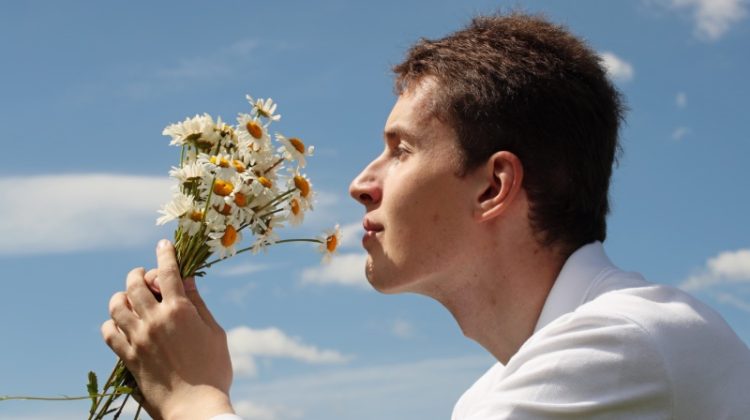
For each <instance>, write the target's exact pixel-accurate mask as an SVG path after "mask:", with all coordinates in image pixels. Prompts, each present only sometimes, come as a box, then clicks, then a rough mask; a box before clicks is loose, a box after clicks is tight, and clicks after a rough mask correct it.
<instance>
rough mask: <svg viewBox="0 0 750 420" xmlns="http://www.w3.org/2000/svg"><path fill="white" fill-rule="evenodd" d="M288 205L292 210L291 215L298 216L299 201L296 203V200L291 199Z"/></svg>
mask: <svg viewBox="0 0 750 420" xmlns="http://www.w3.org/2000/svg"><path fill="white" fill-rule="evenodd" d="M289 205H290V206H291V208H292V214H293V215H295V216H296V215H298V214H299V211H300V208H299V201H297V199H296V198H292V201H290V202H289Z"/></svg>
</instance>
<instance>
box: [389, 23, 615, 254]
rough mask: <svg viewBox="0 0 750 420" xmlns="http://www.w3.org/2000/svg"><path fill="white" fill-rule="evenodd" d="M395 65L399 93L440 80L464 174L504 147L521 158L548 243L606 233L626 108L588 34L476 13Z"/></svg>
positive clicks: (442, 114) (569, 245)
mask: <svg viewBox="0 0 750 420" xmlns="http://www.w3.org/2000/svg"><path fill="white" fill-rule="evenodd" d="M393 71H394V72H395V74H396V91H397V93H398V94H401V93H403V92H404V91H405V90H408V89H409V88H410V87H412V86H414V85H415V84H416V83H419V82H420V81H421V80H422V79H423V78H424V77H425V76H431V77H434V78H435V79H436V81H437V84H436V87H435V88H434V91H433V94H434V95H435V97H434V104H433V107H434V109H433V110H432V111H433V112H434V113H435V116H436V117H437V118H439V119H441V120H442V121H444V122H446V123H448V124H449V125H451V126H452V127H453V128H454V129H455V133H456V136H457V138H458V142H459V145H460V148H461V149H462V152H463V153H462V154H463V155H462V156H461V160H462V165H461V167H462V170H461V173H460V174H459V175H460V176H464V175H465V174H466V173H468V172H469V171H471V170H473V169H476V168H477V167H478V166H479V165H481V164H482V163H484V162H486V160H487V159H488V158H489V157H490V156H491V155H492V154H493V153H495V152H497V151H500V150H507V151H510V152H512V153H514V154H515V155H516V156H518V157H519V159H520V160H521V163H522V165H523V168H524V179H523V187H524V189H525V191H526V193H527V195H528V197H529V202H530V210H529V219H530V223H531V226H532V228H533V230H534V232H535V234H536V235H537V237H538V240H539V241H540V242H541V243H542V244H544V245H548V246H549V245H563V249H564V252H572V251H573V250H574V249H576V248H577V247H579V246H581V245H583V244H586V243H588V242H592V241H595V240H598V241H604V239H605V238H606V234H607V224H606V216H607V214H608V213H609V199H608V190H609V181H610V177H611V174H612V166H613V164H614V163H615V161H616V154H617V153H618V151H619V149H620V148H619V144H618V131H619V125H620V122H621V121H622V120H623V118H624V112H625V106H624V104H623V100H622V98H621V95H620V93H619V92H618V91H617V89H616V88H615V87H614V86H613V85H612V83H611V82H610V81H609V79H608V78H607V75H606V71H605V69H604V67H603V66H602V61H601V59H600V58H599V56H598V54H596V52H594V51H593V50H592V49H591V48H589V47H588V46H587V45H586V44H585V43H584V42H583V41H582V40H580V39H578V38H576V37H575V36H573V35H571V34H570V33H569V32H568V31H567V30H566V29H565V28H564V27H562V26H559V25H555V24H552V23H550V22H549V21H547V20H545V19H544V18H543V17H540V16H530V15H525V14H521V13H512V14H508V15H494V16H484V17H476V18H474V19H473V20H472V21H471V23H470V24H469V25H468V26H467V27H466V28H464V29H462V30H460V31H458V32H455V33H453V34H451V35H449V36H446V37H444V38H442V39H437V40H430V39H424V38H423V39H421V40H419V41H418V42H417V43H416V44H415V45H414V46H412V47H411V49H409V51H408V52H407V56H406V59H405V60H404V61H403V62H402V63H401V64H398V65H396V66H395V67H394V68H393Z"/></svg>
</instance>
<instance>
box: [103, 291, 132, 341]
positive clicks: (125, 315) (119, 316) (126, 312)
mask: <svg viewBox="0 0 750 420" xmlns="http://www.w3.org/2000/svg"><path fill="white" fill-rule="evenodd" d="M109 315H110V316H111V317H112V320H113V321H114V322H115V324H116V325H117V326H118V327H119V328H120V330H122V332H123V333H124V334H125V335H126V336H127V335H128V332H129V331H133V330H134V329H135V328H136V325H137V324H138V317H137V316H135V314H134V313H133V310H132V309H131V308H130V302H129V301H128V297H127V295H126V294H125V292H117V293H115V294H114V295H112V298H111V299H110V300H109Z"/></svg>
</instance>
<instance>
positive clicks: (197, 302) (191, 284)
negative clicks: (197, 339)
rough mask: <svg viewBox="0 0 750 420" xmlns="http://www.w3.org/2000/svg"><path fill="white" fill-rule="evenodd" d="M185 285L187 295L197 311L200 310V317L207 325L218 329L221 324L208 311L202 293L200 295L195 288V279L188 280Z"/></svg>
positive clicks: (189, 278)
mask: <svg viewBox="0 0 750 420" xmlns="http://www.w3.org/2000/svg"><path fill="white" fill-rule="evenodd" d="M183 284H184V285H185V295H187V297H188V299H190V301H191V302H193V305H194V306H195V309H197V310H198V315H200V317H201V318H203V321H205V322H206V324H208V325H211V326H215V327H218V326H219V324H218V323H217V322H216V320H215V319H214V316H213V315H212V314H211V311H209V310H208V306H206V302H204V301H203V298H202V297H201V295H200V293H198V288H197V287H196V286H195V277H188V278H186V279H185V282H184V283H183Z"/></svg>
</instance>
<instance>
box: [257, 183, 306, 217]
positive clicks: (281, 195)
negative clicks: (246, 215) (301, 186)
mask: <svg viewBox="0 0 750 420" xmlns="http://www.w3.org/2000/svg"><path fill="white" fill-rule="evenodd" d="M296 189H297V188H296V187H295V188H291V189H289V190H287V191H286V192H285V193H283V194H279V195H278V196H276V198H274V199H273V200H271V201H269V202H268V203H266V204H264V205H263V206H261V207H260V208H258V209H255V213H258V212H259V211H261V210H263V209H265V208H266V207H268V206H271V205H274V204H276V203H278V202H279V201H282V200H283V199H285V198H286V197H288V196H289V195H290V194H292V193H293V192H294V190H296Z"/></svg>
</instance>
